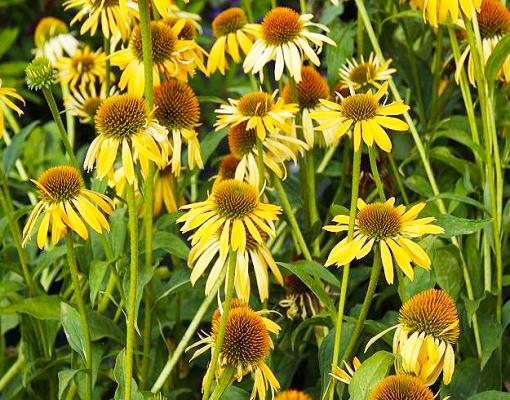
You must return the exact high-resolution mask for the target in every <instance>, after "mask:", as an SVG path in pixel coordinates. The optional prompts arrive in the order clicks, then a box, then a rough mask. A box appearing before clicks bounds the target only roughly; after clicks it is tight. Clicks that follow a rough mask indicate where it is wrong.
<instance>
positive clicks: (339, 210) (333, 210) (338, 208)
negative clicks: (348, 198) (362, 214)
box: [329, 204, 349, 216]
mask: <svg viewBox="0 0 510 400" xmlns="http://www.w3.org/2000/svg"><path fill="white" fill-rule="evenodd" d="M329 213H330V214H331V215H333V216H336V215H349V209H348V208H347V207H344V206H342V205H340V204H332V205H331V207H330V208H329Z"/></svg>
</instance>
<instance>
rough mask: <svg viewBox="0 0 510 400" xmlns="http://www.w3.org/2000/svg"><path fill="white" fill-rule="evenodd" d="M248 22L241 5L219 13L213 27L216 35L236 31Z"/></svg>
mask: <svg viewBox="0 0 510 400" xmlns="http://www.w3.org/2000/svg"><path fill="white" fill-rule="evenodd" d="M247 23H248V19H247V18H246V14H245V13H244V11H243V9H241V8H239V7H232V8H228V9H226V10H225V11H223V12H221V13H219V14H218V16H217V17H216V18H214V20H213V22H212V29H213V33H214V36H215V37H221V36H225V35H228V34H229V33H235V32H237V31H238V30H239V29H241V28H242V27H243V26H245V25H246V24H247Z"/></svg>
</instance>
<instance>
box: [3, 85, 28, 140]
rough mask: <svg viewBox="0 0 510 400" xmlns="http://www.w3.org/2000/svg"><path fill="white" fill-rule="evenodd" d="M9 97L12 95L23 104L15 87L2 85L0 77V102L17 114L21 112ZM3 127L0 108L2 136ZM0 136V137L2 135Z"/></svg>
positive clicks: (23, 101)
mask: <svg viewBox="0 0 510 400" xmlns="http://www.w3.org/2000/svg"><path fill="white" fill-rule="evenodd" d="M9 97H12V98H13V99H16V100H19V101H21V102H22V103H23V104H25V100H24V99H23V97H21V95H19V94H18V93H17V92H16V89H13V88H8V87H2V80H1V79H0V103H2V104H4V105H5V106H6V107H9V108H10V109H11V110H14V111H16V112H17V113H18V115H21V114H23V111H21V108H19V107H18V106H17V105H16V104H15V103H14V102H13V101H12V100H11V99H9ZM4 129H5V123H4V112H3V110H1V109H0V135H2V136H3V134H4ZM2 136H0V137H2Z"/></svg>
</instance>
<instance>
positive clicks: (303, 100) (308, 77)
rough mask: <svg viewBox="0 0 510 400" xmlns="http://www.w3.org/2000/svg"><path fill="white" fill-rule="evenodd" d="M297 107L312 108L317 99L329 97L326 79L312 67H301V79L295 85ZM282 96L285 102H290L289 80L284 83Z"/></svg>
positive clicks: (291, 100) (317, 102)
mask: <svg viewBox="0 0 510 400" xmlns="http://www.w3.org/2000/svg"><path fill="white" fill-rule="evenodd" d="M296 88H297V97H298V103H299V107H300V108H301V109H304V108H309V109H311V108H313V107H315V106H316V105H317V104H319V99H327V98H328V97H329V87H328V84H327V83H326V81H325V80H324V79H323V78H322V76H321V74H319V73H318V72H317V71H316V70H315V69H314V68H312V67H303V69H302V70H301V81H300V82H299V83H298V84H297V85H296ZM282 96H283V98H284V99H285V101H286V102H287V103H292V102H293V99H292V93H291V87H290V82H287V83H286V84H285V87H284V88H283V92H282Z"/></svg>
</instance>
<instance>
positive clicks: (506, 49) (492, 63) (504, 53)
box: [485, 34, 510, 91]
mask: <svg viewBox="0 0 510 400" xmlns="http://www.w3.org/2000/svg"><path fill="white" fill-rule="evenodd" d="M509 54H510V35H508V34H507V35H506V36H505V37H503V38H502V39H500V40H499V41H498V44H497V45H496V47H495V48H494V49H493V50H492V51H491V55H490V57H489V59H488V60H487V65H486V66H485V76H486V77H487V82H488V84H489V90H491V91H492V90H493V89H494V82H495V81H496V80H497V79H498V72H499V71H500V69H501V66H502V65H503V63H504V62H505V60H506V59H507V57H508V55H509Z"/></svg>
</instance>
